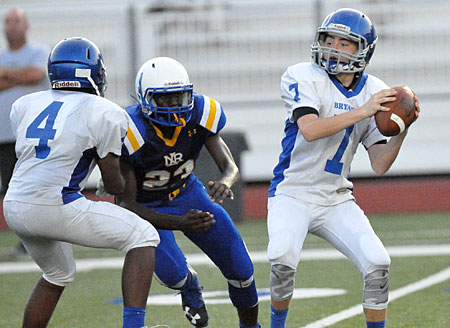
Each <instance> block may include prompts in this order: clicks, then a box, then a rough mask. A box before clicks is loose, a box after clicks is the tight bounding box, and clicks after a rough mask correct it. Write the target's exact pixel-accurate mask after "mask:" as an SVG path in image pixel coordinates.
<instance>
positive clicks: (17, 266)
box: [0, 244, 450, 274]
mask: <svg viewBox="0 0 450 328" xmlns="http://www.w3.org/2000/svg"><path fill="white" fill-rule="evenodd" d="M386 249H387V251H388V253H389V255H390V256H391V257H416V256H439V255H450V244H444V245H407V246H392V247H387V248H386ZM250 257H251V258H252V261H253V262H254V263H264V262H268V260H267V254H266V252H265V251H264V252H251V253H250ZM186 258H187V260H188V262H189V263H190V264H192V265H210V266H214V264H213V263H212V261H211V260H210V259H209V258H208V257H207V256H206V255H204V254H188V255H186ZM343 258H345V257H344V255H342V254H341V253H339V252H338V251H337V250H335V249H331V248H326V249H305V250H303V252H302V255H301V261H314V260H338V259H343ZM122 265H123V258H122V257H111V258H96V259H80V260H77V271H78V272H83V271H91V270H95V269H121V268H122ZM36 271H40V269H39V267H38V266H37V265H36V264H35V263H34V262H3V263H0V274H7V273H24V272H36Z"/></svg>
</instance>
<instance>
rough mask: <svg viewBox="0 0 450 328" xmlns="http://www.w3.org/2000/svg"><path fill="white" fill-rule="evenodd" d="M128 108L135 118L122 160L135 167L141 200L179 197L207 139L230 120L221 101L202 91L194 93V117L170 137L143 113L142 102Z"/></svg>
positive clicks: (125, 143) (175, 130) (138, 198)
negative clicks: (178, 194) (201, 92)
mask: <svg viewBox="0 0 450 328" xmlns="http://www.w3.org/2000/svg"><path fill="white" fill-rule="evenodd" d="M126 111H127V113H128V114H129V116H130V117H131V120H132V121H131V123H130V128H129V130H128V133H127V136H126V138H125V141H124V147H123V150H122V156H121V161H123V162H125V163H128V164H130V165H131V166H133V168H134V171H135V174H136V182H137V201H138V202H140V203H147V202H150V201H154V200H167V199H168V198H169V199H170V197H171V195H173V196H176V195H177V192H179V191H178V190H179V189H180V188H181V187H183V185H184V184H185V183H186V181H187V179H188V178H189V176H190V175H191V173H192V172H193V171H194V167H195V161H196V160H197V158H198V156H199V154H200V150H201V149H202V147H203V144H204V143H205V140H206V138H207V137H208V136H211V135H214V134H217V133H218V132H219V131H220V130H222V128H223V127H224V126H225V123H226V116H225V113H224V111H223V109H222V107H221V105H220V103H219V102H217V101H215V100H214V99H212V98H209V97H207V96H204V95H200V94H194V108H193V110H192V117H191V119H190V120H189V121H188V122H187V123H186V124H185V125H184V126H177V127H171V129H172V131H173V134H172V133H170V135H171V136H170V137H167V136H165V135H163V131H162V128H161V126H159V125H156V124H154V123H152V122H151V121H150V120H149V119H147V118H146V117H145V116H144V115H143V113H142V110H141V106H140V105H138V104H135V105H133V106H130V107H128V108H126Z"/></svg>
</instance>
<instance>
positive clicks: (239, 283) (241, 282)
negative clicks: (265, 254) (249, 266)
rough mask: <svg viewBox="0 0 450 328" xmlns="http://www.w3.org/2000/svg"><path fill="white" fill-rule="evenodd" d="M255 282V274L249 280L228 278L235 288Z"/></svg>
mask: <svg viewBox="0 0 450 328" xmlns="http://www.w3.org/2000/svg"><path fill="white" fill-rule="evenodd" d="M252 282H253V275H252V276H251V277H250V278H248V279H247V280H232V279H228V283H229V284H230V285H231V286H233V287H235V288H247V287H248V286H250V285H251V284H252Z"/></svg>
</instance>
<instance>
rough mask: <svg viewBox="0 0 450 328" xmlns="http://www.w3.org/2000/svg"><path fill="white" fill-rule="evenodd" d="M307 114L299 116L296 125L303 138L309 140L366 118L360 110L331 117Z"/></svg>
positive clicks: (330, 134) (327, 134)
mask: <svg viewBox="0 0 450 328" xmlns="http://www.w3.org/2000/svg"><path fill="white" fill-rule="evenodd" d="M307 116H309V117H307ZM307 116H304V117H300V118H299V119H298V120H297V125H298V127H299V129H300V131H301V133H302V135H303V137H304V138H305V140H306V141H310V142H311V141H314V140H317V139H321V138H326V137H329V136H332V135H333V134H336V133H338V132H339V131H342V130H344V129H346V128H348V127H349V126H352V125H353V124H355V123H357V122H359V121H362V120H363V119H365V118H366V116H365V115H364V112H363V111H361V110H352V111H349V112H346V113H344V114H341V115H336V116H332V117H322V118H318V117H317V116H316V115H307ZM313 117H314V118H313Z"/></svg>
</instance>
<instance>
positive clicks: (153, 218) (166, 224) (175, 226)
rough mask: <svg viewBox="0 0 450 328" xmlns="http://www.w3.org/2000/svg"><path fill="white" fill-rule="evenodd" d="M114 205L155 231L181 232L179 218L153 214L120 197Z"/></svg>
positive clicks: (153, 212)
mask: <svg viewBox="0 0 450 328" xmlns="http://www.w3.org/2000/svg"><path fill="white" fill-rule="evenodd" d="M116 204H117V205H119V206H121V207H123V208H126V209H127V210H130V211H132V212H134V213H135V214H137V215H139V216H140V217H141V218H142V219H144V220H145V221H148V222H150V223H151V224H152V225H153V226H154V227H155V228H156V229H164V230H181V217H179V216H176V215H169V214H163V213H159V212H155V211H153V210H151V209H149V208H147V207H145V206H142V205H141V204H139V203H137V202H136V201H130V200H127V199H124V198H122V197H120V196H119V197H116Z"/></svg>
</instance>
